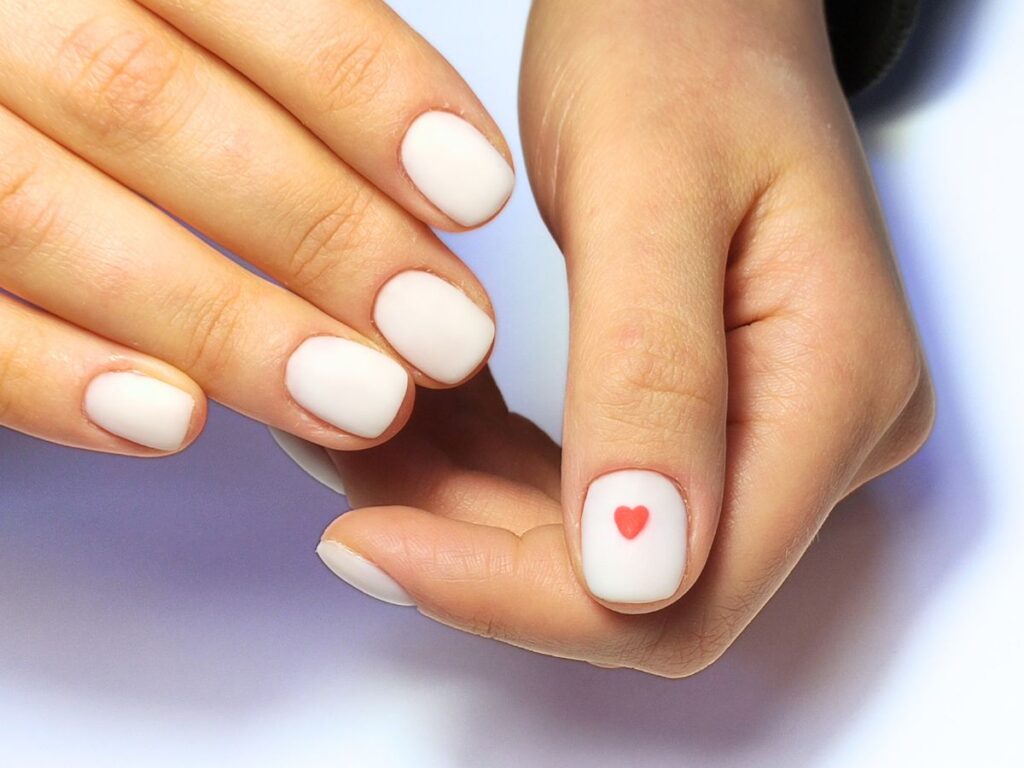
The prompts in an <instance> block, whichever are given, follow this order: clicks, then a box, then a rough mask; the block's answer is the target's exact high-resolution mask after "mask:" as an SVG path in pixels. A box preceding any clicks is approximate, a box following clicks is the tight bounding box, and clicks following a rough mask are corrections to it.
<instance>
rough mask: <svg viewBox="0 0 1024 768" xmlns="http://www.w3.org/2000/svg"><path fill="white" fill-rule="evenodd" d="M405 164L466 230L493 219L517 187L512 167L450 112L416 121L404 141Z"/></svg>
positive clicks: (422, 187)
mask: <svg viewBox="0 0 1024 768" xmlns="http://www.w3.org/2000/svg"><path fill="white" fill-rule="evenodd" d="M401 158H402V165H403V166H404V167H405V172H406V173H407V174H408V175H409V178H410V179H411V180H412V182H413V184H415V185H416V187H417V188H418V189H419V191H420V192H422V193H423V195H424V196H425V197H426V198H427V199H428V200H429V201H430V202H431V203H433V204H434V205H436V206H437V207H438V208H439V209H441V210H442V211H443V212H444V213H446V214H447V215H448V216H449V217H450V218H451V219H452V220H453V221H456V222H458V223H459V224H461V225H462V226H464V227H475V226H476V225H478V224H482V223H483V222H485V221H487V220H488V219H489V218H491V217H492V216H494V214H496V213H497V212H498V211H499V210H500V209H501V206H503V205H504V204H505V201H506V200H508V197H509V195H510V194H512V187H513V185H514V184H515V173H514V172H513V171H512V167H511V166H510V165H509V164H508V162H507V161H506V160H505V158H504V157H502V155H501V153H500V152H499V151H498V150H497V149H495V147H494V146H493V145H492V144H491V143H490V142H489V141H488V140H487V137H486V136H484V135H483V134H482V133H480V131H478V130H477V129H476V128H475V127H473V125H472V124H470V123H468V122H467V121H465V120H463V119H462V118H461V117H459V116H458V115H454V114H452V113H451V112H445V111H442V110H432V111H430V112H424V113H423V114H422V115H420V116H419V117H417V118H416V119H415V120H414V121H413V122H412V124H411V125H410V126H409V129H408V130H407V131H406V133H405V137H404V138H403V139H402V148H401Z"/></svg>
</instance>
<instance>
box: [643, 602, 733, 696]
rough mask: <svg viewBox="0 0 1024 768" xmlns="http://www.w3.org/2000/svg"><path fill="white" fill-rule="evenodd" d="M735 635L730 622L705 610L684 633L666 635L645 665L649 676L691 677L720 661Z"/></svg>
mask: <svg viewBox="0 0 1024 768" xmlns="http://www.w3.org/2000/svg"><path fill="white" fill-rule="evenodd" d="M736 634H737V633H736V632H735V631H734V629H733V622H731V621H729V620H726V619H724V618H723V617H721V616H719V615H717V614H715V613H714V612H713V611H711V610H710V609H705V610H703V611H701V613H700V615H699V617H698V619H697V621H696V622H695V623H694V625H693V626H691V627H690V628H688V629H687V630H686V631H685V632H683V633H680V634H675V635H665V636H664V637H663V639H662V642H660V643H659V644H658V646H657V652H656V653H654V654H652V656H651V658H650V660H649V662H648V665H649V667H650V669H651V671H652V672H654V673H655V674H657V675H661V676H662V677H668V678H673V679H679V678H683V677H690V676H692V675H695V674H697V673H698V672H701V671H702V670H704V669H707V668H708V667H709V666H711V665H712V664H714V663H715V662H716V661H718V660H719V659H720V658H722V656H723V655H724V654H725V652H726V651H727V650H729V648H730V647H731V646H732V644H733V641H734V640H735V639H736Z"/></svg>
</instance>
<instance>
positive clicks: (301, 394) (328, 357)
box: [285, 336, 409, 438]
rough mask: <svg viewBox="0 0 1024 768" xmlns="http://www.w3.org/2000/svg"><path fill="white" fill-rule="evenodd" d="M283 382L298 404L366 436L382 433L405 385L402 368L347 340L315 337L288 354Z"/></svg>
mask: <svg viewBox="0 0 1024 768" xmlns="http://www.w3.org/2000/svg"><path fill="white" fill-rule="evenodd" d="M285 385H286V386H287V388H288V391H289V393H291V396H292V397H293V398H294V399H295V402H297V403H298V404H299V405H300V406H302V407H303V408H305V409H306V410H307V411H309V412H310V413H312V414H314V415H315V416H317V417H319V418H321V419H323V420H324V421H326V422H327V423H328V424H331V425H333V426H335V427H337V428H338V429H342V430H344V431H346V432H351V433H352V434H353V435H357V436H359V437H365V438H375V437H379V436H380V435H381V434H383V433H384V432H385V431H386V430H387V428H388V427H389V426H391V423H392V422H393V421H394V420H395V417H396V416H397V415H398V411H399V409H400V408H401V407H402V403H403V402H404V401H405V396H406V393H407V391H408V388H409V374H408V373H406V370H405V368H403V367H402V366H401V365H399V364H398V363H396V362H395V361H394V360H392V359H391V358H390V357H388V356H387V355H385V354H383V353H381V352H378V351H377V350H375V349H372V348H370V347H368V346H366V345H365V344H360V343H359V342H357V341H352V340H351V339H343V338H340V337H336V336H314V337H312V338H310V339H306V340H305V341H304V342H303V343H302V344H300V345H299V347H298V348H297V349H296V350H295V351H294V352H293V353H292V355H291V357H290V358H289V359H288V365H287V369H286V372H285Z"/></svg>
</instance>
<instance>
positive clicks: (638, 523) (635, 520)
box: [615, 504, 651, 539]
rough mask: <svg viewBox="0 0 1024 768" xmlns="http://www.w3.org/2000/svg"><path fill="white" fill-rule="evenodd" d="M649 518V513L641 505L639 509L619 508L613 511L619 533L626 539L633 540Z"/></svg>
mask: <svg viewBox="0 0 1024 768" xmlns="http://www.w3.org/2000/svg"><path fill="white" fill-rule="evenodd" d="M650 516H651V513H650V512H649V511H648V509H647V507H645V506H643V505H642V504H641V505H640V506H639V507H619V508H618V509H616V510H615V524H616V525H617V526H619V533H621V534H622V535H623V536H625V537H626V538H627V539H635V538H636V537H637V536H638V535H639V534H640V531H642V530H643V529H644V526H645V525H647V519H648V518H649V517H650Z"/></svg>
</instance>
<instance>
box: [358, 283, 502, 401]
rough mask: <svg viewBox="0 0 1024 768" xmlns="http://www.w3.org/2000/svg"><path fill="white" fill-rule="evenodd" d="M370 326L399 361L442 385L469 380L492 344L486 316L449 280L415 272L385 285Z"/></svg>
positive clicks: (490, 324) (492, 322) (490, 328)
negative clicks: (384, 339)
mask: <svg viewBox="0 0 1024 768" xmlns="http://www.w3.org/2000/svg"><path fill="white" fill-rule="evenodd" d="M373 320H374V323H375V324H376V325H377V328H378V330H380V332H381V333H382V334H383V335H384V337H385V338H386V339H387V340H388V343H390V344H391V346H392V347H394V348H395V350H397V351H398V353H399V354H400V355H402V357H404V358H405V359H406V360H408V361H409V362H410V363H411V364H412V365H414V366H416V367H417V368H418V369H419V370H420V371H422V372H423V373H424V374H426V375H427V376H430V377H431V378H432V379H435V380H436V381H439V382H441V383H443V384H457V383H459V382H460V381H462V380H463V379H465V378H466V377H467V376H469V374H471V373H472V372H473V371H474V370H476V368H477V367H479V365H480V364H481V363H482V362H483V361H484V359H485V358H486V357H487V353H488V352H489V351H490V349H491V344H492V343H493V341H494V321H493V320H491V318H490V316H489V315H488V314H487V313H486V312H484V311H483V310H482V309H480V307H478V306H477V305H476V304H474V303H473V301H472V300H471V299H470V298H469V297H468V296H467V295H466V294H464V293H463V292H462V291H460V290H459V289H458V288H456V287H455V286H454V285H452V284H451V283H449V282H448V281H447V280H443V279H441V278H440V277H437V276H436V275H432V274H430V273H429V272H422V271H419V270H408V271H406V272H401V273H399V274H397V275H395V276H394V277H393V278H391V279H390V280H389V281H388V282H387V283H385V284H384V287H383V288H381V290H380V293H378V294H377V300H376V302H375V303H374V307H373Z"/></svg>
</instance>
